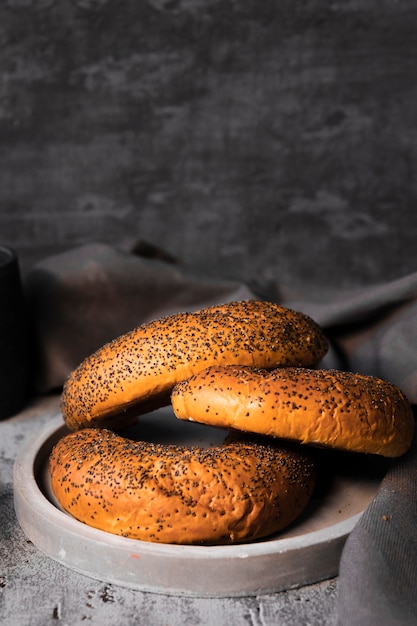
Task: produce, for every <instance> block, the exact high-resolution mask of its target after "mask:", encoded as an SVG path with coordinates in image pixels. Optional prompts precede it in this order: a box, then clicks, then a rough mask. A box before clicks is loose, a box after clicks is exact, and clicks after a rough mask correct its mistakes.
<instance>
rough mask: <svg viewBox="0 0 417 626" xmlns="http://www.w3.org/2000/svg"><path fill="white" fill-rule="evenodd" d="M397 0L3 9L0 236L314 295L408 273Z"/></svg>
mask: <svg viewBox="0 0 417 626" xmlns="http://www.w3.org/2000/svg"><path fill="white" fill-rule="evenodd" d="M416 23H417V5H416V3H415V2H413V1H411V0H403V1H402V2H396V1H395V0H383V1H381V2H377V3H376V2H374V1H373V0H331V1H327V0H326V1H324V0H307V1H305V2H293V1H292V0H280V2H272V1H266V2H258V1H257V0H248V1H245V2H237V1H235V0H206V1H205V2H201V1H197V2H196V1H195V0H147V1H145V0H144V1H141V2H136V1H134V0H125V1H117V2H114V1H113V2H111V1H110V0H78V1H76V0H71V1H70V0H67V1H65V0H6V1H5V2H2V3H1V4H0V42H1V55H0V76H1V81H0V239H1V240H2V241H3V242H4V243H9V244H10V245H13V246H14V247H16V248H17V250H18V252H19V253H20V255H21V259H22V263H23V266H24V268H26V267H30V266H31V264H32V263H33V262H34V261H35V260H36V259H37V258H39V257H40V256H44V255H47V254H50V253H51V252H54V251H56V250H59V249H62V248H68V247H72V246H73V245H76V244H78V243H82V242H86V241H92V240H102V241H107V242H123V244H124V245H128V244H129V243H130V242H131V241H134V240H136V239H144V240H146V241H149V242H152V243H154V244H156V245H157V246H160V247H162V248H164V249H165V250H167V251H168V252H169V253H171V254H173V255H174V256H176V257H179V258H180V259H181V260H182V261H183V262H184V263H185V264H186V265H189V266H190V267H192V268H194V269H196V270H197V271H199V272H201V273H203V274H210V275H213V276H224V277H230V278H237V279H240V280H244V281H246V282H252V281H256V282H257V283H259V284H260V285H268V284H269V283H270V282H271V281H272V282H277V281H278V282H279V283H280V284H282V285H285V286H286V288H290V289H294V290H296V291H297V290H301V291H304V292H309V293H313V292H314V293H315V292H316V290H317V289H318V288H319V289H320V288H323V289H324V288H326V289H339V288H344V287H349V286H351V285H358V284H360V285H363V284H365V285H366V284H369V283H371V282H374V281H381V280H385V279H389V278H394V277H397V276H400V275H403V274H406V273H408V272H409V271H414V270H416V269H417V247H416V246H415V240H416V234H417V222H416V218H415V205H416V195H417V189H416V177H415V169H416V157H417V125H416V121H417V106H416V101H417V82H416V75H417V53H416V50H417V31H416V28H415V25H416Z"/></svg>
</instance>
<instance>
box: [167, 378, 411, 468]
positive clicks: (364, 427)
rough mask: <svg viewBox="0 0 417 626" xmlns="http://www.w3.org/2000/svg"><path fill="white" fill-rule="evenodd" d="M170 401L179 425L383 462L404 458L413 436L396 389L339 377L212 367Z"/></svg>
mask: <svg viewBox="0 0 417 626" xmlns="http://www.w3.org/2000/svg"><path fill="white" fill-rule="evenodd" d="M171 401H172V406H173V409H174V412H175V414H176V416H177V417H178V418H179V419H182V420H191V421H196V422H202V423H204V424H210V425H212V426H218V427H219V426H220V427H224V428H235V429H239V430H241V431H248V432H254V433H260V434H262V435H269V436H273V437H279V438H284V439H289V440H295V441H298V442H301V443H307V444H314V445H320V446H330V447H333V448H339V449H342V450H352V451H356V452H365V453H373V454H380V455H383V456H387V457H395V456H400V455H402V454H404V453H405V452H406V451H407V450H408V449H409V447H410V445H411V442H412V437H413V430H414V417H413V413H412V409H411V406H410V404H409V402H408V400H407V399H406V397H405V396H404V395H403V393H402V392H401V391H400V390H399V389H398V388H397V387H395V386H394V385H392V384H390V383H388V382H386V381H383V380H380V379H377V378H374V377H370V376H363V375H360V374H355V373H352V372H342V371H337V370H311V369H307V368H291V367H289V368H282V369H277V370H273V371H270V372H267V371H262V370H257V369H253V368H245V367H238V366H236V367H211V368H208V369H206V370H204V371H202V372H200V373H199V374H197V375H195V376H194V377H192V378H190V379H189V380H187V381H183V382H181V383H179V384H178V385H177V386H176V387H175V388H174V390H173V393H172V397H171Z"/></svg>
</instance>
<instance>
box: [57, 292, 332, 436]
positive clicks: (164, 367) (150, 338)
mask: <svg viewBox="0 0 417 626" xmlns="http://www.w3.org/2000/svg"><path fill="white" fill-rule="evenodd" d="M327 348H328V344H327V340H326V338H325V336H324V334H323V332H322V330H321V329H320V328H319V326H318V325H317V324H316V323H315V322H314V321H313V320H312V319H311V318H309V317H308V316H306V315H304V314H302V313H298V312H295V311H292V310H290V309H288V308H285V307H283V306H280V305H278V304H273V303H269V302H263V301H255V300H250V301H242V302H232V303H228V304H224V305H220V306H214V307H210V308H207V309H202V310H200V311H197V312H193V313H178V314H176V315H171V316H168V317H164V318H161V319H158V320H155V321H152V322H150V323H147V324H143V325H141V326H139V327H138V328H136V329H134V330H132V331H130V332H129V333H127V334H124V335H122V336H120V337H118V338H116V339H114V340H113V341H111V342H110V343H108V344H106V345H104V346H103V347H102V348H100V349H99V350H98V351H96V352H95V353H94V354H92V355H91V356H89V357H87V358H86V359H85V360H84V361H83V362H82V363H81V364H80V365H79V366H78V367H77V368H76V369H75V370H74V371H73V372H72V373H71V374H70V376H69V377H68V379H67V380H66V381H65V383H64V387H63V391H62V396H61V410H62V415H63V417H64V420H65V422H66V424H67V426H68V427H69V428H70V430H77V429H79V428H84V427H87V426H98V425H100V426H102V427H111V428H112V429H116V428H117V425H119V426H121V425H124V424H125V423H127V422H128V421H129V418H130V416H131V415H135V416H136V415H140V414H142V413H146V412H149V411H151V410H153V409H156V408H159V407H161V406H164V405H168V404H169V402H170V393H171V391H172V388H173V386H174V385H175V384H176V383H178V382H179V381H181V380H184V379H186V378H189V377H190V376H192V375H193V374H196V373H197V372H198V371H200V370H201V369H203V368H205V367H207V366H209V365H215V364H223V365H226V364H243V365H251V366H255V367H264V368H273V367H277V366H282V365H285V366H288V365H300V366H315V365H316V364H317V363H318V362H319V360H320V359H321V358H322V357H323V356H324V355H325V353H326V351H327Z"/></svg>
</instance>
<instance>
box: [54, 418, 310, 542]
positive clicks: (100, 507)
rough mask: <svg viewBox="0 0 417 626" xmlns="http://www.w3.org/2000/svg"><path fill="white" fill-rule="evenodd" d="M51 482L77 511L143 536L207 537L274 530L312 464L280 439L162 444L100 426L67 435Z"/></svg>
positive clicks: (286, 519)
mask: <svg viewBox="0 0 417 626" xmlns="http://www.w3.org/2000/svg"><path fill="white" fill-rule="evenodd" d="M50 473H51V480H52V483H51V484H52V489H53V492H54V494H55V496H56V498H57V500H58V502H59V503H60V505H61V506H62V508H63V509H65V510H66V511H67V512H69V513H70V514H71V515H73V516H74V517H75V518H76V519H78V520H79V521H82V522H84V523H86V524H88V525H90V526H93V527H95V528H98V529H101V530H104V531H108V532H110V533H114V534H118V535H123V536H125V537H130V538H134V539H141V540H143V541H153V542H161V543H177V544H199V543H201V544H213V543H218V544H222V543H234V542H241V541H250V540H253V539H259V538H261V537H266V536H268V535H270V534H272V533H276V532H279V531H280V530H282V529H283V528H285V527H286V526H288V525H289V524H290V523H291V522H292V521H294V520H295V519H296V518H297V517H298V516H299V515H300V514H301V512H302V511H303V510H304V509H305V507H306V505H307V503H308V502H309V499H310V497H311V494H312V492H313V489H314V485H315V480H316V469H315V465H314V463H313V461H312V460H311V458H310V456H309V455H307V454H306V453H305V452H304V451H301V450H300V451H298V450H297V449H292V448H290V447H288V448H286V447H285V446H278V445H277V444H276V442H264V443H260V442H258V441H250V440H249V441H235V440H233V439H232V442H231V443H229V444H227V445H225V446H224V447H216V448H197V447H194V448H187V447H181V446H174V445H171V446H162V445H156V444H150V443H144V442H134V441H130V440H127V439H125V438H124V437H121V436H119V435H116V434H115V433H113V432H111V431H108V430H106V429H101V428H100V429H93V428H90V429H84V430H80V431H77V432H73V433H70V434H69V435H67V436H65V437H63V438H62V439H61V440H60V441H59V442H58V443H57V444H56V446H55V447H54V449H53V451H52V453H51V457H50Z"/></svg>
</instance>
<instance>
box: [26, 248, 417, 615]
mask: <svg viewBox="0 0 417 626" xmlns="http://www.w3.org/2000/svg"><path fill="white" fill-rule="evenodd" d="M156 252H158V251H156ZM25 291H26V296H27V302H28V311H29V315H30V321H31V336H32V338H33V371H34V378H35V391H37V392H47V391H50V390H52V389H56V388H59V387H60V386H61V385H62V384H63V382H64V380H65V378H66V376H67V375H68V373H69V372H70V371H71V370H72V369H74V367H76V365H78V363H79V362H80V361H81V360H82V359H83V358H84V357H85V356H87V355H88V354H90V353H91V352H93V351H94V350H95V349H97V348H98V347H100V346H101V345H103V343H105V342H107V341H109V340H110V339H112V338H114V337H116V336H118V335H120V334H122V333H124V332H126V331H128V330H130V329H131V328H134V327H135V326H137V325H139V324H141V323H144V322H147V321H149V320H151V319H155V318H157V317H160V316H162V315H168V314H172V313H176V312H179V311H185V310H187V311H191V310H196V309H198V308H202V307H204V306H209V305H211V304H219V303H221V302H227V301H232V300H243V299H252V298H256V297H258V296H257V293H256V290H255V289H253V288H250V287H249V286H247V285H245V284H240V283H238V282H233V281H231V282H228V281H223V280H208V279H201V277H195V276H193V275H192V274H191V273H190V272H189V271H187V269H186V268H184V267H183V266H181V264H178V263H173V262H172V260H171V259H167V258H165V257H164V255H163V254H162V255H160V254H154V255H152V254H150V255H149V254H146V256H145V255H144V254H143V247H142V248H141V247H140V246H139V247H138V248H137V249H136V253H131V252H129V251H127V252H126V251H123V250H120V249H118V248H117V247H112V246H109V245H105V244H92V245H86V246H81V247H80V248H76V249H72V250H69V251H67V252H65V253H62V254H60V255H57V256H55V257H50V258H46V259H44V260H43V261H42V262H40V263H39V264H38V265H37V266H35V267H34V268H33V271H32V272H30V273H29V275H28V277H27V280H26V284H25ZM259 293H261V291H260V292H259ZM277 293H280V289H279V285H278V286H273V288H272V289H271V291H270V293H268V291H267V290H265V289H264V290H262V296H259V297H260V298H263V299H270V300H272V301H274V300H276V299H277V296H276V294H277ZM318 295H320V294H318ZM281 304H284V305H286V306H288V307H290V308H293V309H295V310H298V311H302V312H304V313H307V314H308V315H310V316H311V317H312V318H313V319H315V320H316V322H318V323H319V324H320V325H321V326H322V327H323V328H324V329H325V331H326V333H327V335H328V337H329V339H330V342H331V350H330V351H329V354H328V355H327V356H326V357H325V359H324V360H323V363H322V366H323V367H337V368H340V369H346V370H348V369H349V370H353V371H358V372H361V373H364V374H371V375H375V376H379V377H381V378H384V379H386V380H389V381H391V382H393V383H394V384H396V385H398V387H400V388H401V389H402V390H403V391H404V392H405V393H406V395H407V396H408V398H409V399H410V401H411V402H412V403H413V405H417V273H414V274H411V275H409V276H405V277H403V278H400V279H398V280H395V281H392V282H389V283H385V284H378V285H374V286H368V287H366V288H364V289H359V290H352V291H350V292H344V293H339V294H337V295H336V296H335V297H333V298H331V299H330V298H329V297H328V296H326V297H324V296H323V299H322V301H320V300H319V299H318V297H317V298H316V300H315V302H312V301H309V300H303V299H300V300H297V301H295V300H292V301H282V302H281ZM339 589H340V592H339V610H338V620H339V621H338V625H339V626H349V625H352V626H353V625H354V626H361V625H362V624H363V626H372V624H378V626H390V625H395V624H401V625H404V626H408V624H417V444H416V442H415V443H414V445H413V447H412V449H411V450H410V452H409V453H408V454H407V455H406V456H404V457H403V458H401V459H399V460H397V461H394V462H393V463H392V466H391V468H390V470H389V472H388V474H387V476H386V477H385V478H384V480H383V481H382V484H381V486H380V488H379V491H378V493H377V495H376V497H375V499H374V501H373V502H372V503H371V505H370V506H369V508H368V509H367V510H366V511H365V513H364V514H363V515H362V517H361V519H360V521H359V522H358V524H357V525H356V527H355V528H354V530H353V531H352V533H351V534H350V536H349V539H348V541H347V543H346V546H345V549H344V551H343V554H342V558H341V564H340V582H339Z"/></svg>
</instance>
